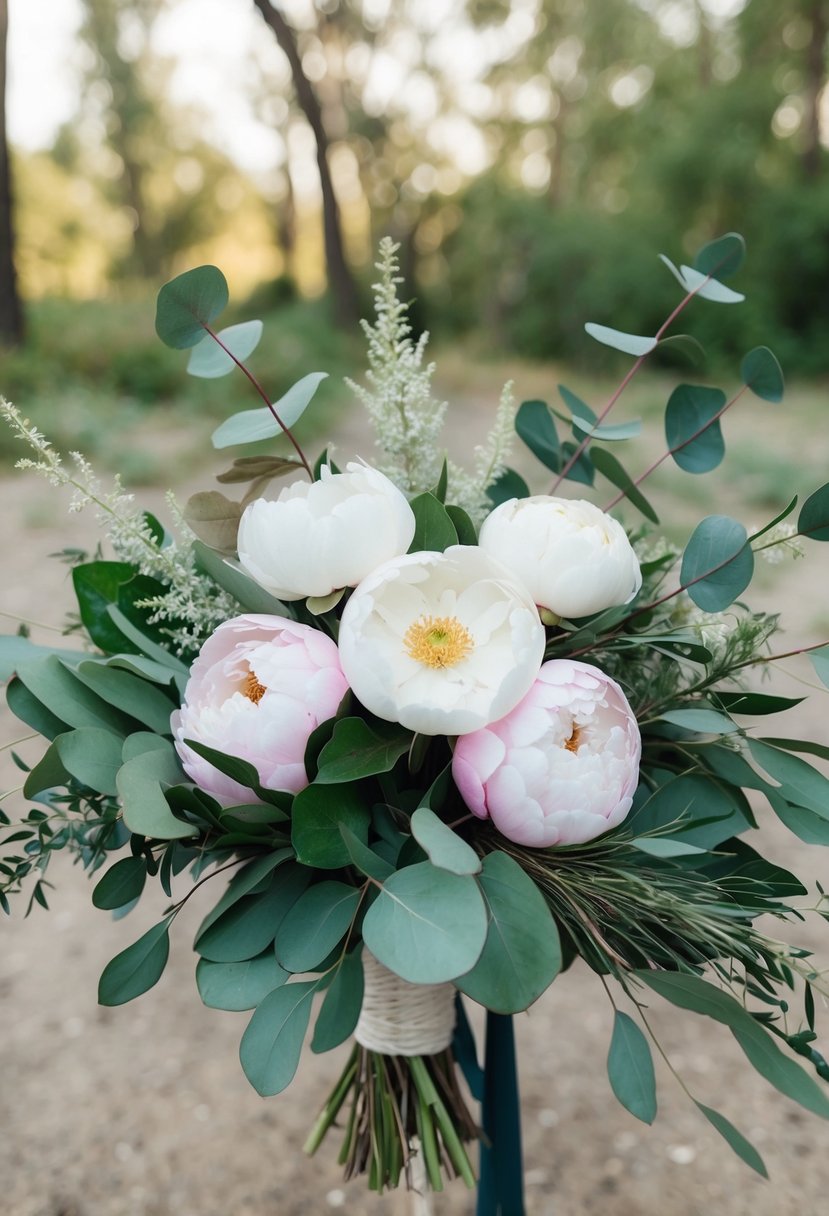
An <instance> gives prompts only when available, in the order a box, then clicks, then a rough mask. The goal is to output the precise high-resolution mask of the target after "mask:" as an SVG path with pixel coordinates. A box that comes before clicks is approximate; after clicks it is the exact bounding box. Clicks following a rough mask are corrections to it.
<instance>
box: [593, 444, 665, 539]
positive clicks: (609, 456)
mask: <svg viewBox="0 0 829 1216" xmlns="http://www.w3.org/2000/svg"><path fill="white" fill-rule="evenodd" d="M590 458H591V460H592V461H593V467H594V468H595V469H597V470H598V472H599V473H601V475H602V477H606V478H607V480H608V481H609V482H610V484H611V485H614V486H615V487H616V489H617V490H621V491H622V493H623V494H624V496H625V498H627V499H629V500H630V502H632V503H633V505H634V507H636V508H637V509H638V510H639V511H641V512H642V514H643V515H644V516H645V519H649V520H650V521H651V523H653V524H658V523H659V516H658V515H657V514H656V512H655V511H654V509H653V507H652V506H651V504H650V503H649V502H648V500H647V498H645V495H644V494H643V493H642V492H641V490H640V489H639V487H638V486H635V485H634V484H633V478H632V477H631V476H630V475H629V474H628V473H627V472H626V470H625V469H624V468H623V467H622V465H621V464H620V463H619V461H618V460H617V459H616V457H615V456H614V455H613V453H612V452H608V451H607V449H606V448H601V447H598V446H597V445H595V444H594V445H593V447H591V449H590Z"/></svg>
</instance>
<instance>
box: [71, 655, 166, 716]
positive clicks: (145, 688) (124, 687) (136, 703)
mask: <svg viewBox="0 0 829 1216" xmlns="http://www.w3.org/2000/svg"><path fill="white" fill-rule="evenodd" d="M138 657H139V658H140V657H141V656H138ZM75 671H76V673H77V676H78V679H79V680H80V681H81V682H82V683H83V684H85V685H86V687H87V688H91V689H92V691H93V692H94V693H96V694H97V695H98V696H99V697H100V698H101V700H102V701H106V703H107V704H108V705H112V706H114V707H115V708H116V709H120V710H121V711H122V712H123V713H125V714H129V716H130V717H131V718H135V720H136V721H137V722H140V723H141V725H142V726H146V727H148V728H149V729H150V730H151V731H154V732H155V733H156V734H159V735H169V734H171V733H172V731H171V727H170V715H171V714H172V712H173V710H174V709H177V708H178V705H177V704H174V703H173V702H172V701H171V700H170V698H169V697H168V696H167V695H166V694H165V693H163V692H162V691H161V690H160V689H159V688H156V687H155V686H154V685H153V684H148V683H147V681H146V680H142V679H140V678H138V677H136V676H133V675H130V673H129V672H128V671H124V670H121V669H119V668H118V667H115V666H113V665H112V664H110V663H102V662H100V661H99V660H94V659H88V660H87V661H86V662H84V663H79V664H78V666H77V667H76V668H75ZM167 674H168V676H169V675H170V672H169V671H168V673H167Z"/></svg>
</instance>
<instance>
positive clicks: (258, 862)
mask: <svg viewBox="0 0 829 1216" xmlns="http://www.w3.org/2000/svg"><path fill="white" fill-rule="evenodd" d="M291 856H293V850H292V849H277V850H276V852H274V853H268V854H267V855H266V856H265V857H257V858H256V859H255V860H254V861H251V862H249V863H248V864H247V865H246V866H245V867H244V868H243V869H241V870H238V871H237V873H236V874H234V875H233V878H231V880H230V882H229V883H228V884H227V887H226V888H225V891H224V893H223V894H222V897H221V899H220V900H219V901H218V903H217V904H216V906H215V907H214V908H213V909H212V910H211V911H210V912H208V914H207V916H205V918H204V920H203V921H202V923H201V924H200V925H199V930H198V932H197V934H196V940H195V943H194V944H195V946H196V947H198V943H199V939H200V938H201V936H202V934H204V933H206V932H207V930H208V929H209V928H210V926H211V925H214V924H215V923H216V921H217V920H218V919H219V918H220V917H221V916H223V915H224V914H225V912H227V910H228V908H232V907H233V905H234V904H235V903H236V902H237V900H240V899H241V898H242V897H243V896H244V895H249V894H250V893H251V891H253V890H254V888H255V887H258V886H259V884H260V883H262V882H264V881H265V879H267V878H268V877H269V875H270V874H272V873H273V871H274V870H275V869H276V867H277V866H280V865H283V864H284V863H285V862H287V861H288V859H289V858H290V857H291Z"/></svg>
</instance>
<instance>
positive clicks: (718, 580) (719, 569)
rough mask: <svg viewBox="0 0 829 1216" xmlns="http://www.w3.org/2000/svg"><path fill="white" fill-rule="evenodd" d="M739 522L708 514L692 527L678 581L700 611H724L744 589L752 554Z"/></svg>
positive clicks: (749, 578)
mask: <svg viewBox="0 0 829 1216" xmlns="http://www.w3.org/2000/svg"><path fill="white" fill-rule="evenodd" d="M747 540H748V536H747V533H746V530H745V528H744V527H743V525H742V524H740V523H738V522H737V520H735V519H730V518H729V517H728V516H727V515H708V516H706V518H705V519H703V520H701V522H700V523H699V524H698V525H697V527H696V528H695V529H694V532H693V533H692V535H691V538H690V540H689V541H688V544H687V545H686V547H685V552H684V553H683V555H682V566H681V568H680V581H681V583H682V586H683V587H684V588H685V589H686V590H687V592H688V594H689V595H690V597H691V599H692V600H693V601H694V603H695V604H696V605H697V607H698V608H701V609H702V610H703V612H723V611H724V610H725V609H726V608H728V607H729V606H730V605H731V604H733V602H734V600H735V599H737V597H738V596H739V595H741V594H742V593H743V591H745V589H746V587H747V586H748V585H749V583H750V582H751V577H752V575H753V573H754V554H753V553H752V551H751V548H750V547H749V546H748V544H747Z"/></svg>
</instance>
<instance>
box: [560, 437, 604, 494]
mask: <svg viewBox="0 0 829 1216" xmlns="http://www.w3.org/2000/svg"><path fill="white" fill-rule="evenodd" d="M575 454H576V445H575V444H574V443H563V444H562V445H561V457H562V466H566V465H567V464H569V463H570V461H571V460H572V458H573V456H575ZM595 475H596V471H595V469H594V467H593V460H592V457H591V456H590V455H589V453H588V452H580V453H579V455H578V457H577V458H576V460H575V461H574V462H573V464H572V465H571V466H570V468H569V469H568V470H567V473H566V474H565V476H566V478H567V480H568V481H575V482H578V483H579V484H580V485H583V486H592V484H593V482H594V480H595Z"/></svg>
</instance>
